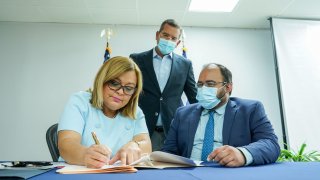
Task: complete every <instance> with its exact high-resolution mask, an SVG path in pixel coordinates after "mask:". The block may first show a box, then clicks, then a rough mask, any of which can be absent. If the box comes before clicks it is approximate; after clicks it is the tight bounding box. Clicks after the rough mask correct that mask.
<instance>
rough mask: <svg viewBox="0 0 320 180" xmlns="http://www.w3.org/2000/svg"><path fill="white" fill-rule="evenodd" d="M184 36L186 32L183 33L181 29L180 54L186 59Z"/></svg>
mask: <svg viewBox="0 0 320 180" xmlns="http://www.w3.org/2000/svg"><path fill="white" fill-rule="evenodd" d="M185 38H186V34H185V33H184V30H183V29H182V35H181V41H182V56H183V57H184V58H186V59H187V48H186V47H185V43H184V42H185Z"/></svg>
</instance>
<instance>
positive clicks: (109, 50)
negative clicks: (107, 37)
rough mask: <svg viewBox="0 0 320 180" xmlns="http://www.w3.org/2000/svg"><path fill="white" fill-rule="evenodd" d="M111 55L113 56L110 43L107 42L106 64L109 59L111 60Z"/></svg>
mask: <svg viewBox="0 0 320 180" xmlns="http://www.w3.org/2000/svg"><path fill="white" fill-rule="evenodd" d="M110 55H111V48H110V47H109V42H107V47H106V51H105V52H104V61H103V62H106V61H107V60H108V59H110Z"/></svg>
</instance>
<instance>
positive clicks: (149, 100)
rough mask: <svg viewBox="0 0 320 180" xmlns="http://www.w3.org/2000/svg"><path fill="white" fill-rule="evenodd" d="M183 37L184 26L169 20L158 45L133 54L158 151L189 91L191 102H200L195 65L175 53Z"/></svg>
mask: <svg viewBox="0 0 320 180" xmlns="http://www.w3.org/2000/svg"><path fill="white" fill-rule="evenodd" d="M180 35H181V28H180V26H179V25H178V24H177V23H176V22H175V21H174V20H173V19H168V20H165V21H164V22H163V23H162V24H161V27H160V29H159V31H157V32H156V41H157V46H156V47H155V48H153V49H151V50H149V51H146V52H142V53H138V54H131V55H130V57H131V58H132V59H133V60H134V61H135V62H136V63H137V64H138V66H139V68H140V69H141V72H142V75H143V91H142V94H141V95H140V99H139V106H140V108H141V109H142V110H143V112H144V114H145V117H146V122H147V127H148V130H149V134H150V137H151V142H152V149H153V150H154V151H155V150H160V149H161V148H162V146H163V143H164V140H165V137H166V135H167V133H168V130H169V128H170V124H171V121H172V118H173V115H174V113H175V111H176V109H177V108H178V107H180V106H182V105H183V103H182V101H181V95H182V93H183V92H185V94H186V96H187V98H188V101H189V103H191V104H192V103H195V102H197V100H196V93H197V89H196V85H195V80H194V74H193V68H192V63H191V61H190V60H188V59H185V58H184V57H182V56H180V55H177V54H175V53H173V50H174V49H175V48H176V47H177V46H178V45H179V43H180Z"/></svg>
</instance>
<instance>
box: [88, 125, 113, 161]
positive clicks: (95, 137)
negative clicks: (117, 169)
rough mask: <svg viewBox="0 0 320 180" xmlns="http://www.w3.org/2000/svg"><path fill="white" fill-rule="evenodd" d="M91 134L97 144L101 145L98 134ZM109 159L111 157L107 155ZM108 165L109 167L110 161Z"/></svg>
mask: <svg viewBox="0 0 320 180" xmlns="http://www.w3.org/2000/svg"><path fill="white" fill-rule="evenodd" d="M91 134H92V138H93V140H94V142H95V144H96V145H100V141H99V139H98V137H97V135H96V133H95V132H94V131H92V132H91ZM107 157H109V156H108V155H107ZM107 165H109V160H108V161H107Z"/></svg>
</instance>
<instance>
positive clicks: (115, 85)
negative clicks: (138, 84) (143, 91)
mask: <svg viewBox="0 0 320 180" xmlns="http://www.w3.org/2000/svg"><path fill="white" fill-rule="evenodd" d="M107 85H108V87H109V88H110V89H112V90H114V91H119V89H121V88H122V90H123V93H124V94H126V95H129V96H131V95H132V94H134V92H135V91H136V88H135V87H132V86H122V85H121V83H120V82H119V81H116V80H110V81H108V82H107Z"/></svg>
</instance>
